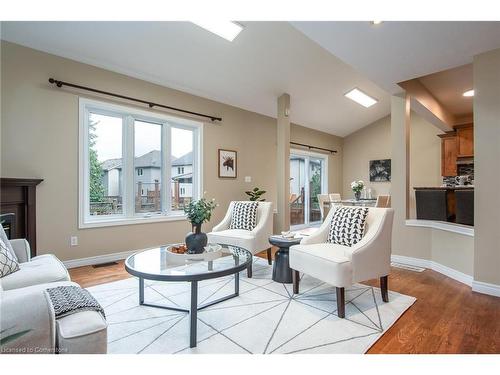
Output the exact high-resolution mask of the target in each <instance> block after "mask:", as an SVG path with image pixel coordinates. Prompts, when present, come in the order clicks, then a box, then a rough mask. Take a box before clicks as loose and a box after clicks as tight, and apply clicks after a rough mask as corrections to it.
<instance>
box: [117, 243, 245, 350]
mask: <svg viewBox="0 0 500 375" xmlns="http://www.w3.org/2000/svg"><path fill="white" fill-rule="evenodd" d="M221 246H222V249H221V250H220V251H218V252H216V253H204V254H197V255H193V256H189V255H187V254H186V255H185V256H180V254H174V253H172V252H170V251H169V249H170V248H171V246H162V247H157V248H152V249H148V250H143V251H140V252H138V253H135V254H133V255H131V256H129V257H128V258H127V260H126V261H125V269H126V270H127V272H128V273H130V274H131V275H134V276H137V277H138V278H139V304H140V305H144V306H151V307H158V308H162V309H167V310H174V311H182V312H188V313H189V318H190V338H189V343H190V347H191V348H193V347H195V346H196V329H197V313H198V310H201V309H204V308H206V307H209V306H212V305H215V304H216V303H220V302H223V301H226V300H228V299H230V298H234V297H236V296H238V295H239V288H240V279H239V272H240V271H243V270H245V269H247V268H248V267H250V266H251V264H252V254H251V253H250V252H249V251H248V250H245V249H243V248H241V247H237V246H229V245H221ZM228 275H234V293H233V294H230V295H228V296H225V297H222V298H219V299H217V300H215V301H211V302H208V303H206V304H203V305H200V306H198V282H199V281H202V280H209V279H216V278H219V277H224V276H228ZM144 280H155V281H174V282H179V281H185V282H190V283H191V305H190V307H189V309H183V308H179V307H174V306H166V305H160V304H153V303H147V302H144Z"/></svg>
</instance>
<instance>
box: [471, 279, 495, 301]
mask: <svg viewBox="0 0 500 375" xmlns="http://www.w3.org/2000/svg"><path fill="white" fill-rule="evenodd" d="M472 291H473V292H478V293H483V294H489V295H490V296H496V297H500V285H496V284H490V283H484V282H482V281H476V280H474V281H472Z"/></svg>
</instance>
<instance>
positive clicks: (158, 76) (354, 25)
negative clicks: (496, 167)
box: [1, 22, 500, 136]
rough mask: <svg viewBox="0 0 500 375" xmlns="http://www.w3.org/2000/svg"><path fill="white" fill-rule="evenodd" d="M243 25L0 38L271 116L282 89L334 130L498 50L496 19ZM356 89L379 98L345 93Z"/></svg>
mask: <svg viewBox="0 0 500 375" xmlns="http://www.w3.org/2000/svg"><path fill="white" fill-rule="evenodd" d="M241 23H242V24H243V25H244V27H245V28H244V30H243V32H241V34H240V35H239V36H238V37H237V38H236V39H235V40H234V41H233V42H228V41H226V40H224V39H222V38H219V37H218V36H216V35H214V34H212V33H209V32H207V31H205V30H203V29H201V28H200V27H198V26H196V25H194V24H192V23H190V22H2V34H1V37H2V39H4V40H7V41H10V42H13V43H17V44H21V45H24V46H27V47H31V48H34V49H37V50H41V51H45V52H48V53H52V54H55V55H59V56H62V57H66V58H70V59H73V60H77V61H80V62H84V63H88V64H91V65H94V66H98V67H101V68H104V69H108V70H112V71H116V72H119V73H123V74H126V75H129V76H132V77H136V78H140V79H144V80H146V81H150V82H154V83H157V84H161V85H164V86H167V87H171V88H175V89H179V90H182V91H185V92H188V93H191V94H195V95H199V96H202V97H206V98H209V99H212V100H216V101H220V102H223V103H226V104H229V105H233V106H236V107H240V108H243V109H247V110H250V111H254V112H257V113H261V114H264V115H268V116H272V117H276V107H277V104H276V100H277V98H278V97H279V96H280V95H281V94H282V93H284V92H287V93H289V94H290V95H291V102H292V103H291V120H292V121H293V122H295V123H298V124H301V125H304V126H307V127H310V128H314V129H318V130H322V131H325V132H328V133H331V134H335V135H339V136H345V135H348V134H350V133H352V132H354V131H356V130H358V129H359V128H361V127H364V126H366V125H368V124H370V123H372V122H373V121H376V120H377V119H379V118H381V117H384V116H386V115H387V114H389V112H390V101H389V94H388V93H396V92H398V91H401V88H400V87H399V86H398V85H397V83H398V82H401V81H405V80H409V79H413V78H417V77H422V76H427V75H430V74H432V73H435V72H439V71H443V70H446V69H449V68H454V67H458V66H462V65H464V64H470V63H471V62H472V58H473V56H474V55H476V54H479V53H482V52H485V51H488V50H491V49H495V48H500V22H384V23H382V24H380V25H373V24H372V23H371V22H291V23H288V22H241ZM438 78H443V77H432V76H431V77H428V78H427V79H424V80H425V81H426V85H427V86H429V88H430V90H431V91H432V87H431V86H433V85H437V81H436V80H437V79H438ZM443 79H444V82H442V81H440V82H439V86H440V87H444V86H446V85H447V83H446V82H448V80H449V79H451V76H448V78H447V77H444V78H443ZM462 83H463V84H465V82H462ZM82 84H84V82H82ZM457 84H458V85H460V84H459V83H457ZM457 84H455V86H456V85H457ZM455 86H453V85H451V86H450V85H449V84H448V86H446V87H448V88H449V87H452V88H453V87H455ZM354 87H358V88H360V89H361V90H362V91H364V92H366V93H367V94H369V95H371V96H373V97H375V98H377V99H378V100H379V102H378V103H377V104H375V105H374V106H372V107H370V108H364V107H361V106H360V105H358V104H356V103H354V102H352V101H350V100H349V99H346V98H345V97H344V94H345V93H346V92H347V91H349V90H350V89H352V88H354ZM384 90H385V91H384ZM442 100H444V101H446V100H447V99H445V98H444V99H442ZM449 105H450V106H453V103H452V102H449ZM457 110H458V109H457Z"/></svg>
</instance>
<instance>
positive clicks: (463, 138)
mask: <svg viewBox="0 0 500 375" xmlns="http://www.w3.org/2000/svg"><path fill="white" fill-rule="evenodd" d="M455 130H456V132H457V156H458V157H473V156H474V127H473V126H472V124H467V125H457V126H455Z"/></svg>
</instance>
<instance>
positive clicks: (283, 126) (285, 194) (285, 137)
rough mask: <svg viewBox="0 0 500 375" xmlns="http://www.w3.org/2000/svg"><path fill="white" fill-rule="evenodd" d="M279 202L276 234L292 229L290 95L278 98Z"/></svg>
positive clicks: (277, 203) (277, 172) (277, 171)
mask: <svg viewBox="0 0 500 375" xmlns="http://www.w3.org/2000/svg"><path fill="white" fill-rule="evenodd" d="M277 132H278V134H277V147H276V149H277V163H276V178H277V186H278V192H277V202H276V208H277V210H278V215H277V217H276V222H275V225H274V228H275V232H278V233H279V232H281V231H284V230H289V229H290V204H289V200H290V95H288V94H283V95H281V96H280V97H279V98H278V117H277Z"/></svg>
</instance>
